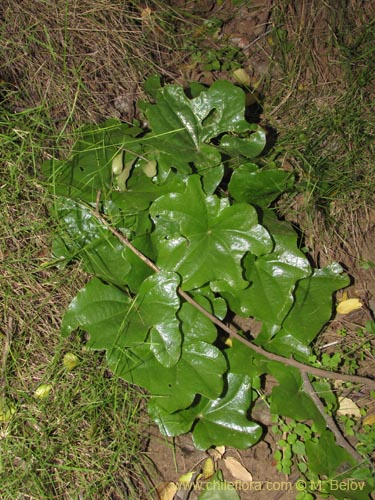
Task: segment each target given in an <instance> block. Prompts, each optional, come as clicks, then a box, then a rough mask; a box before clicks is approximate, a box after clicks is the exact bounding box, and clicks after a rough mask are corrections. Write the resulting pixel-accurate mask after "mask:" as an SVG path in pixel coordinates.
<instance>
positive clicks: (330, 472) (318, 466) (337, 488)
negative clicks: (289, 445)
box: [306, 430, 374, 500]
mask: <svg viewBox="0 0 375 500" xmlns="http://www.w3.org/2000/svg"><path fill="white" fill-rule="evenodd" d="M306 454H307V459H308V466H309V471H311V472H312V473H314V474H316V475H317V476H320V477H324V479H325V480H324V481H322V482H321V486H322V487H321V490H320V491H321V493H325V494H332V495H333V496H334V497H335V498H338V499H342V500H368V499H369V498H371V497H370V495H371V493H373V491H374V476H373V471H372V470H371V467H369V466H368V465H367V464H366V463H363V464H361V465H358V464H356V463H355V460H354V459H353V457H352V456H351V455H350V454H349V453H348V452H347V451H346V450H344V448H342V447H341V446H338V445H337V444H336V442H335V437H334V435H333V434H332V432H331V431H329V430H325V431H324V432H323V433H322V434H321V436H320V437H319V439H318V441H317V442H313V441H310V440H309V441H307V442H306ZM350 483H351V484H352V486H351V487H350Z"/></svg>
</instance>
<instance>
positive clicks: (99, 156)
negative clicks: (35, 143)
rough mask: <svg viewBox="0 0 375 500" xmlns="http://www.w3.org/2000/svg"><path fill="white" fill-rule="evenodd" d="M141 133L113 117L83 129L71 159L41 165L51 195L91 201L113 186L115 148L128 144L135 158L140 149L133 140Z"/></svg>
mask: <svg viewBox="0 0 375 500" xmlns="http://www.w3.org/2000/svg"><path fill="white" fill-rule="evenodd" d="M140 132H142V130H141V129H139V128H137V127H129V125H126V124H123V123H121V122H119V121H118V120H115V119H110V120H107V121H105V122H104V123H103V124H101V125H95V126H91V127H86V128H85V129H83V130H82V132H81V137H80V139H79V140H78V141H77V142H76V144H75V145H74V147H73V155H72V157H71V159H70V160H67V161H64V162H62V161H58V160H51V161H47V162H45V163H44V165H43V170H44V173H45V175H46V176H47V177H48V179H49V181H50V182H51V183H52V184H53V192H54V194H57V195H61V196H69V197H70V198H73V199H79V200H84V201H87V202H94V201H95V199H96V195H97V192H98V191H99V190H102V191H104V192H106V191H107V190H109V189H110V188H111V186H112V168H111V166H112V159H113V158H114V156H115V155H116V154H117V153H118V151H119V150H120V149H122V148H123V147H124V145H125V144H128V153H129V155H132V156H133V157H136V156H137V155H138V153H139V152H140V146H139V144H138V141H137V140H136V139H134V136H136V135H138V134H139V133H140Z"/></svg>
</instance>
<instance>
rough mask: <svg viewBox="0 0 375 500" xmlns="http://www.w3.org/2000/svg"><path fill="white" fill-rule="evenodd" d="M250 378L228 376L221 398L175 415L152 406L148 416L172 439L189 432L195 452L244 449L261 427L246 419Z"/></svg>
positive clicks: (254, 439)
mask: <svg viewBox="0 0 375 500" xmlns="http://www.w3.org/2000/svg"><path fill="white" fill-rule="evenodd" d="M251 393H252V391H251V378H250V377H247V376H241V375H237V374H233V373H229V374H228V376H227V388H226V391H225V393H224V395H223V396H221V397H219V398H217V399H214V400H212V399H211V400H209V399H207V398H201V399H200V401H199V402H198V403H197V404H196V405H194V406H192V407H190V408H188V409H186V410H182V411H179V412H175V413H167V412H166V411H164V410H163V409H161V408H160V407H159V406H158V405H154V406H153V411H152V416H153V418H154V420H155V421H156V422H157V424H158V425H159V428H160V430H161V431H162V432H164V433H165V434H167V435H171V436H175V435H178V434H182V433H185V432H188V431H189V430H191V428H192V427H193V430H192V434H193V441H194V444H195V446H196V447H197V448H198V449H202V450H205V449H207V448H209V447H211V446H221V445H224V446H234V447H236V448H240V449H245V448H248V447H249V446H252V445H254V444H255V443H256V442H257V441H259V439H260V437H261V435H262V429H261V427H260V426H259V425H258V424H256V423H255V422H251V421H249V420H248V418H247V411H248V409H249V407H250V404H251Z"/></svg>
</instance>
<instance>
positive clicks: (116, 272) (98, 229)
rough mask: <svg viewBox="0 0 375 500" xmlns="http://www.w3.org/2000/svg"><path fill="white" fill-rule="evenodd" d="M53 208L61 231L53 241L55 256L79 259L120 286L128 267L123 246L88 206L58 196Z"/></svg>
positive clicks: (97, 273) (105, 278)
mask: <svg viewBox="0 0 375 500" xmlns="http://www.w3.org/2000/svg"><path fill="white" fill-rule="evenodd" d="M54 210H55V213H56V216H57V218H58V219H59V221H60V232H59V235H57V236H55V239H54V244H53V254H54V257H56V258H57V259H60V261H61V263H64V262H69V261H70V260H72V259H74V258H75V259H80V260H81V261H82V263H83V266H84V269H85V270H86V271H87V272H89V273H93V274H95V275H96V276H98V277H100V278H103V279H104V280H106V281H108V282H111V283H116V284H117V285H119V286H123V285H125V283H126V280H127V276H128V274H129V272H130V269H131V265H130V263H129V262H128V260H127V258H126V256H125V254H124V250H125V247H124V245H123V244H122V243H121V242H120V241H119V240H118V239H117V238H116V237H115V236H114V235H113V234H112V233H111V232H110V231H108V229H106V228H104V227H103V226H101V225H100V224H99V222H98V221H97V219H96V218H95V217H94V216H93V215H92V212H91V211H90V209H89V207H88V206H86V205H84V204H82V203H79V202H76V201H73V200H71V199H69V198H64V197H58V198H57V199H56V200H55V207H54ZM137 264H138V263H137ZM139 266H140V267H141V266H142V265H141V264H139ZM146 276H147V274H146ZM146 276H145V277H146Z"/></svg>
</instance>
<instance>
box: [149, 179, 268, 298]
mask: <svg viewBox="0 0 375 500" xmlns="http://www.w3.org/2000/svg"><path fill="white" fill-rule="evenodd" d="M150 212H151V216H152V218H153V221H154V222H155V225H156V230H157V232H156V238H157V240H158V241H156V242H155V245H156V244H157V243H158V242H159V241H160V243H159V249H158V259H157V263H158V265H159V266H160V267H161V268H163V269H169V270H173V271H176V272H178V273H179V274H180V275H181V276H182V280H183V281H182V287H183V288H184V289H192V288H197V287H200V286H202V285H205V284H207V283H209V282H211V284H212V286H213V288H214V289H215V290H220V289H225V288H227V287H228V286H231V287H237V288H238V289H241V288H244V287H245V286H246V285H247V282H246V281H245V280H244V279H243V277H242V273H243V270H242V267H241V259H242V258H243V256H244V254H245V253H246V252H247V251H251V252H252V253H254V254H256V255H261V254H263V253H267V252H268V251H270V250H271V248H272V240H271V238H270V236H269V234H268V232H267V231H266V230H265V229H264V228H263V227H262V226H261V225H260V224H258V217H257V214H256V211H255V209H254V208H252V207H251V206H249V205H245V204H236V205H232V206H230V205H229V202H228V201H227V200H225V199H221V200H220V199H219V198H218V197H217V196H215V195H213V196H206V195H205V194H204V192H203V190H202V187H201V183H200V179H199V177H198V176H191V177H190V179H189V181H188V183H187V187H186V191H185V192H184V193H183V194H179V193H177V194H174V193H173V194H169V195H165V196H162V197H161V198H159V199H158V200H156V201H155V202H154V203H153V204H152V206H151V210H150ZM171 221H172V222H171ZM159 226H160V227H161V230H159V231H158V228H159ZM154 241H155V240H154Z"/></svg>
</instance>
